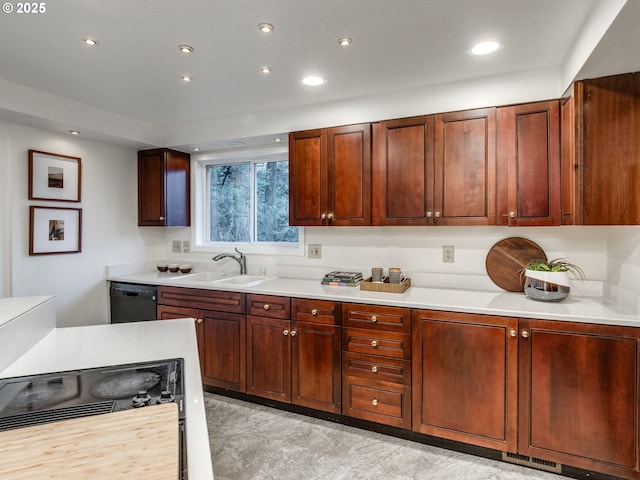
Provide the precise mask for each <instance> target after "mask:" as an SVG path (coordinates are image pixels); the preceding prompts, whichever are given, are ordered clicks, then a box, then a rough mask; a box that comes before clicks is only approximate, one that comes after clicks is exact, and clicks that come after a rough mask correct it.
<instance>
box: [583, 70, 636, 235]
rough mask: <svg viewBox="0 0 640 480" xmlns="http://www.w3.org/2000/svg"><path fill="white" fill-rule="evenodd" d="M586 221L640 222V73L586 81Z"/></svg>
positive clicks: (584, 203) (585, 222)
mask: <svg viewBox="0 0 640 480" xmlns="http://www.w3.org/2000/svg"><path fill="white" fill-rule="evenodd" d="M582 101H583V105H582V107H583V116H582V128H583V135H584V137H583V142H582V151H581V154H582V164H581V165H580V166H581V169H580V171H579V174H581V177H582V178H581V181H582V192H581V193H582V197H581V201H582V211H581V213H582V224H583V225H638V224H640V201H639V200H638V192H639V191H640V162H638V158H639V157H640V129H639V128H638V123H639V122H640V73H629V74H624V75H615V76H611V77H604V78H596V79H592V80H585V81H584V97H583V99H582Z"/></svg>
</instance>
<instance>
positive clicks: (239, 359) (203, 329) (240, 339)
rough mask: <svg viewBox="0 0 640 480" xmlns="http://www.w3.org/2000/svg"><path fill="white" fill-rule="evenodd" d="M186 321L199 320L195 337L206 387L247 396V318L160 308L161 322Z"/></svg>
mask: <svg viewBox="0 0 640 480" xmlns="http://www.w3.org/2000/svg"><path fill="white" fill-rule="evenodd" d="M185 317H193V318H195V319H196V335H197V337H198V352H199V356H200V371H201V373H202V381H203V383H204V384H206V385H212V386H215V387H221V388H225V389H229V390H234V391H237V392H245V391H246V374H245V372H246V355H245V341H244V339H245V318H244V315H241V314H235V313H226V312H212V311H206V310H204V311H200V310H196V309H191V308H184V307H174V306H167V305H160V306H158V318H159V319H161V320H170V319H175V318H185Z"/></svg>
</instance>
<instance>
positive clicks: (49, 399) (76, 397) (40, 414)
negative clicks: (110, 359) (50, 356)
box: [0, 358, 184, 431]
mask: <svg viewBox="0 0 640 480" xmlns="http://www.w3.org/2000/svg"><path fill="white" fill-rule="evenodd" d="M183 362H184V361H183V359H182V358H174V359H168V360H158V361H152V362H144V363H133V364H125V365H115V366H108V367H99V368H89V369H82V370H71V371H66V372H56V373H47V374H41V375H28V376H22V377H12V378H1V379H0V431H1V430H9V429H12V428H19V427H23V426H29V425H38V424H42V423H49V422H53V421H58V420H66V419H69V418H78V417H84V416H89V415H97V414H100V413H110V412H116V411H121V410H128V409H131V408H138V407H146V406H153V405H156V404H159V403H165V402H174V401H175V402H176V403H178V407H179V417H180V419H184V382H183Z"/></svg>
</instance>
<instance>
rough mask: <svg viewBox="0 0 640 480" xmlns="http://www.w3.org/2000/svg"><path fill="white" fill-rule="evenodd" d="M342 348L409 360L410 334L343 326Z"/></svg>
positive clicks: (348, 350)
mask: <svg viewBox="0 0 640 480" xmlns="http://www.w3.org/2000/svg"><path fill="white" fill-rule="evenodd" d="M342 350H344V351H346V352H355V353H365V354H368V355H380V356H383V357H391V358H402V359H405V360H410V359H411V335H410V334H408V333H396V332H381V331H376V330H365V329H361V328H343V329H342Z"/></svg>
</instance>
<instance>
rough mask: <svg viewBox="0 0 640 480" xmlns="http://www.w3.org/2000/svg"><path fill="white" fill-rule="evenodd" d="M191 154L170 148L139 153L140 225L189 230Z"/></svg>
mask: <svg viewBox="0 0 640 480" xmlns="http://www.w3.org/2000/svg"><path fill="white" fill-rule="evenodd" d="M190 158H191V157H190V155H189V154H188V153H183V152H177V151H175V150H169V149H166V148H156V149H153V150H142V151H140V152H138V225H139V226H159V227H162V226H167V227H188V226H189V225H190V222H191V212H190V205H191V202H190V185H191V178H190V173H189V172H190V162H191V160H190Z"/></svg>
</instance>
